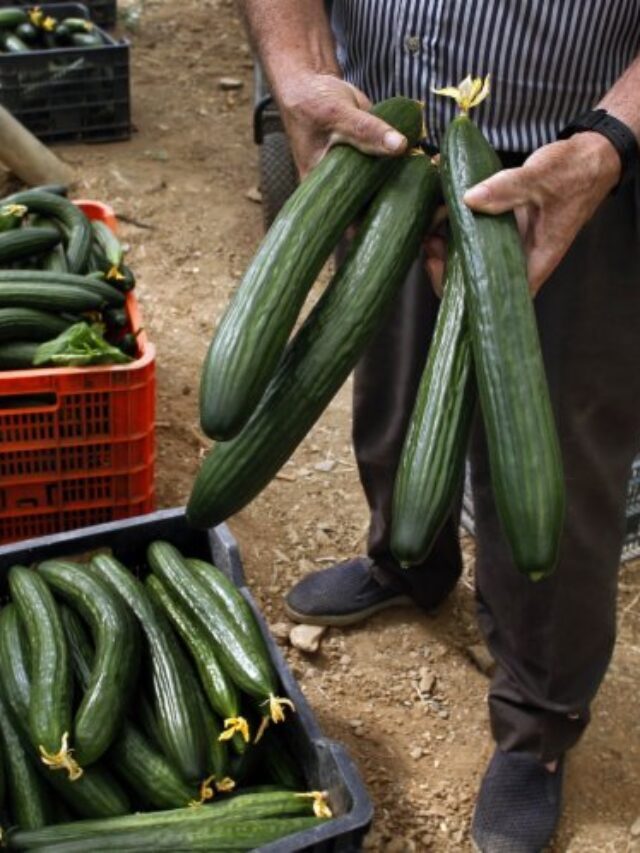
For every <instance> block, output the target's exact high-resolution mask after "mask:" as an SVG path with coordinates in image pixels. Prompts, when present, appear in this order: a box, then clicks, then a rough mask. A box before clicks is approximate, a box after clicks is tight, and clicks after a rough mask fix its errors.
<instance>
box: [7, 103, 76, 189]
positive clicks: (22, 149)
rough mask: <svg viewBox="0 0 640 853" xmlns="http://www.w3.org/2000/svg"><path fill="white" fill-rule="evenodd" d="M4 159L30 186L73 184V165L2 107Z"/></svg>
mask: <svg viewBox="0 0 640 853" xmlns="http://www.w3.org/2000/svg"><path fill="white" fill-rule="evenodd" d="M0 160H2V162H3V163H4V164H5V165H6V166H7V167H8V168H9V169H10V170H11V171H12V172H13V173H14V174H15V175H17V176H18V177H19V178H21V179H22V180H23V181H24V182H25V183H26V184H29V186H37V185H38V184H65V185H68V184H70V183H71V182H72V181H73V171H72V169H71V167H70V166H68V165H67V164H66V163H63V162H62V160H59V159H58V157H56V156H55V154H53V153H52V152H51V151H49V149H48V148H47V147H46V146H45V145H43V144H42V142H40V141H39V140H38V139H36V137H35V136H34V135H33V134H32V133H31V132H30V131H28V130H27V128H26V127H24V125H22V124H20V122H19V121H18V120H17V119H15V118H14V117H13V116H12V115H11V113H10V112H9V111H8V110H6V109H5V108H4V107H2V106H0Z"/></svg>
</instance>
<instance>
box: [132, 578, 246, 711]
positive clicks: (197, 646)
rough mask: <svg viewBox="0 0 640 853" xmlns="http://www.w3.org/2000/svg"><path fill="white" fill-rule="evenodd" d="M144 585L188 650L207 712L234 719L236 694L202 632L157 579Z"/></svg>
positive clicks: (236, 707)
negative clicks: (206, 705)
mask: <svg viewBox="0 0 640 853" xmlns="http://www.w3.org/2000/svg"><path fill="white" fill-rule="evenodd" d="M145 584H146V586H147V589H148V590H149V595H151V597H152V598H153V599H154V601H155V602H156V604H157V605H158V607H159V608H160V609H161V610H162V611H163V612H164V614H165V616H166V617H167V619H168V620H169V621H170V622H171V624H172V625H173V628H174V630H175V631H176V633H177V634H178V636H179V637H180V638H181V640H182V642H183V643H184V644H185V646H186V647H187V649H188V650H189V653H190V655H191V658H192V659H193V662H194V663H195V665H196V669H197V670H198V675H199V676H200V683H201V684H202V688H203V690H204V692H205V694H206V696H207V699H208V700H209V704H210V705H211V708H212V709H213V710H214V711H215V712H216V713H217V714H220V716H221V717H223V718H226V717H237V716H238V715H239V714H240V696H239V695H238V690H237V688H236V686H235V684H234V683H233V681H231V679H230V678H229V676H228V675H227V674H226V672H225V671H224V669H223V667H222V666H221V665H220V663H219V661H218V658H217V656H216V655H215V653H214V651H213V649H212V648H211V643H210V642H209V639H208V637H207V635H206V634H205V632H204V631H203V629H202V628H201V627H200V625H199V624H198V623H197V622H196V621H195V619H193V618H192V617H191V615H190V614H189V613H188V612H187V611H186V610H185V608H184V607H183V606H182V605H180V604H178V602H177V601H176V600H175V598H174V597H173V596H171V595H170V594H169V592H168V590H167V588H166V586H165V585H164V584H163V583H162V581H161V580H160V579H159V578H157V577H156V576H155V575H149V576H148V577H147V578H146V580H145Z"/></svg>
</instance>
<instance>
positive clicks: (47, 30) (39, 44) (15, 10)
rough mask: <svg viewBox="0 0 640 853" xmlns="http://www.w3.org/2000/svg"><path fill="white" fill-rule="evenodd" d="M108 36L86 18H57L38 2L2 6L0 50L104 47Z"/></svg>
mask: <svg viewBox="0 0 640 853" xmlns="http://www.w3.org/2000/svg"><path fill="white" fill-rule="evenodd" d="M105 43H106V42H105V38H104V36H103V34H102V33H101V32H100V30H99V29H98V28H97V27H95V26H94V25H93V24H92V23H91V21H88V20H86V19H85V18H62V19H58V18H54V17H53V16H52V15H48V14H46V13H45V12H43V11H42V9H40V8H39V7H38V6H34V7H33V8H31V9H25V8H22V7H19V6H11V7H7V8H5V9H0V53H27V52H28V51H30V50H50V49H52V48H61V47H101V46H102V45H104V44H105Z"/></svg>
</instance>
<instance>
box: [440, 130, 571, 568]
mask: <svg viewBox="0 0 640 853" xmlns="http://www.w3.org/2000/svg"><path fill="white" fill-rule="evenodd" d="M441 157H442V180H443V189H444V195H445V200H446V202H447V207H448V210H449V220H450V223H451V228H452V231H453V237H454V240H455V243H456V246H457V248H458V250H459V252H460V258H461V262H462V269H463V273H464V280H465V291H466V302H467V311H468V316H469V328H470V332H471V343H472V349H473V361H474V367H475V373H476V378H477V383H478V391H479V397H480V406H481V409H482V417H483V421H484V426H485V431H486V437H487V447H488V451H489V464H490V470H491V481H492V486H493V493H494V497H495V502H496V508H497V511H498V515H499V518H500V520H501V523H502V528H503V530H504V533H505V536H506V539H507V541H508V542H509V545H510V547H511V551H512V554H513V558H514V562H515V564H516V566H517V567H518V568H519V569H520V570H521V571H523V572H525V573H526V574H527V575H529V577H531V578H532V579H533V580H537V579H540V578H542V577H545V576H546V575H548V574H549V573H550V572H552V571H553V569H554V567H555V564H556V561H557V557H558V549H559V545H560V537H561V533H562V529H563V524H564V505H565V490H564V474H563V469H562V458H561V454H560V445H559V442H558V436H557V433H556V427H555V422H554V416H553V410H552V408H551V400H550V398H549V390H548V387H547V382H546V377H545V371H544V364H543V361H542V354H541V351H540V342H539V338H538V330H537V327H536V319H535V314H534V310H533V302H532V300H531V296H530V294H529V288H528V282H527V268H526V261H525V257H524V252H523V249H522V242H521V239H520V235H519V233H518V228H517V225H516V220H515V217H514V215H513V213H503V214H500V215H499V216H487V215H480V214H476V213H473V212H472V211H471V210H470V209H469V208H468V207H467V205H466V204H465V203H464V202H463V200H462V197H463V195H464V193H465V192H466V191H467V190H468V189H469V188H470V187H472V186H474V185H475V184H477V183H479V182H480V181H483V180H485V179H486V178H488V177H490V176H491V175H492V174H494V173H495V172H496V171H498V170H499V169H500V168H501V164H500V161H499V159H498V157H497V155H496V153H495V151H494V150H493V149H492V148H491V146H490V145H489V143H488V142H487V140H486V139H485V137H484V136H483V135H482V133H481V131H480V130H479V129H478V128H477V127H476V125H475V124H474V123H473V122H472V121H471V120H470V119H469V117H468V116H466V115H461V116H459V117H458V118H456V119H454V120H453V121H452V122H451V123H450V124H449V126H448V128H447V131H446V133H445V137H444V141H443V146H442V152H441Z"/></svg>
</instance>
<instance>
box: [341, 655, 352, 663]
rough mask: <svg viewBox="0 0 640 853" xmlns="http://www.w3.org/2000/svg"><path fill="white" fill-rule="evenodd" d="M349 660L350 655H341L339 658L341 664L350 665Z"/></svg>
mask: <svg viewBox="0 0 640 853" xmlns="http://www.w3.org/2000/svg"><path fill="white" fill-rule="evenodd" d="M351 660H352V658H351V655H342V657H341V658H340V663H341V664H342V666H350V665H351Z"/></svg>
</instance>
